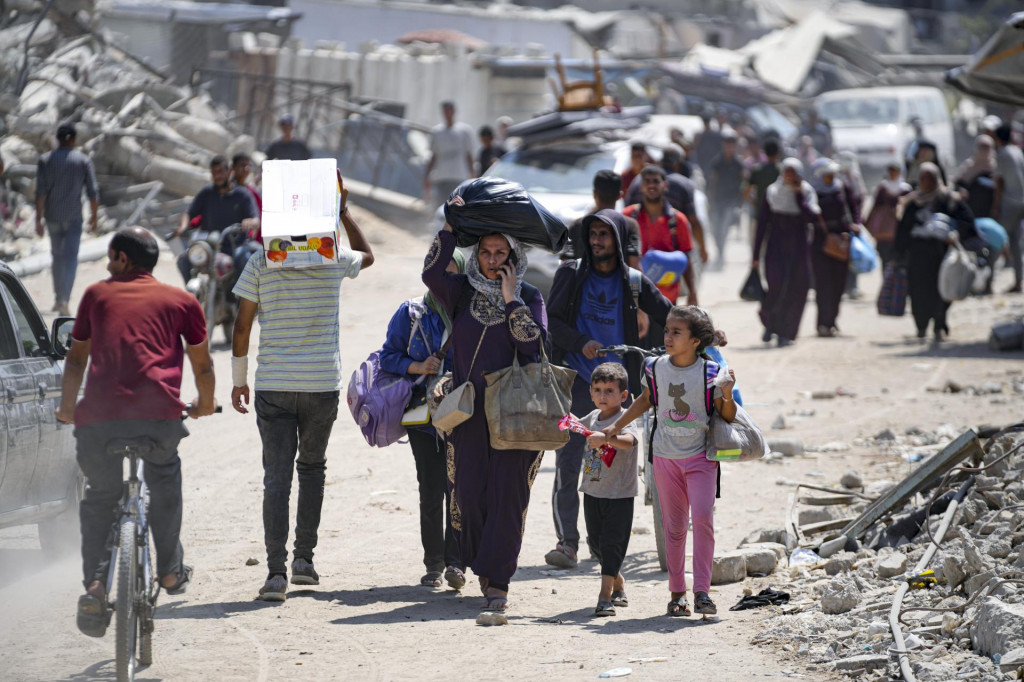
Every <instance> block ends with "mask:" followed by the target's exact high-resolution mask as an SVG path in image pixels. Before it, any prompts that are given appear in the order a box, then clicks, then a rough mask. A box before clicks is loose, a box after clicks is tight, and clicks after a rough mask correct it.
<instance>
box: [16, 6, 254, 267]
mask: <svg viewBox="0 0 1024 682" xmlns="http://www.w3.org/2000/svg"><path fill="white" fill-rule="evenodd" d="M75 2H76V0H57V1H56V2H54V3H52V4H51V5H50V6H49V7H50V9H49V12H48V13H47V14H46V16H45V17H43V16H42V14H41V13H42V12H43V11H44V10H43V9H42V5H41V4H39V5H38V6H37V4H36V3H34V2H33V1H32V0H25V1H23V2H21V3H20V5H24V11H23V12H22V15H23V16H21V17H18V18H16V19H15V20H14V22H13V23H12V24H9V25H7V26H6V27H5V28H3V29H2V30H0V84H2V90H0V92H2V93H3V94H2V95H0V114H2V115H3V140H2V142H0V157H2V159H3V162H4V166H5V175H4V181H5V186H4V191H5V197H4V198H3V202H2V206H0V209H2V214H0V218H2V226H3V229H2V230H0V257H3V258H17V257H18V256H20V255H26V253H27V252H28V251H30V250H32V248H33V244H34V245H35V246H36V248H38V243H37V242H36V240H35V239H34V237H35V234H34V228H35V207H34V195H35V191H34V178H35V173H36V164H37V162H38V160H39V156H40V155H41V154H43V153H45V152H47V151H49V150H51V149H53V148H54V147H55V146H56V140H55V137H54V134H55V132H56V129H57V126H58V125H60V124H61V123H64V122H73V123H75V125H76V128H77V132H78V139H77V144H78V148H79V149H80V150H82V151H83V152H85V153H86V154H88V155H89V156H90V157H91V158H92V160H93V163H94V165H95V167H96V173H97V177H98V179H99V184H100V192H101V196H100V203H101V205H102V206H103V208H102V210H101V215H100V225H101V227H100V229H101V231H102V230H111V229H115V228H116V227H118V226H119V225H120V224H122V223H123V222H124V221H125V220H127V219H129V218H132V219H133V220H134V221H135V222H142V223H143V224H148V225H150V226H153V225H152V220H147V217H152V216H167V217H168V219H176V217H177V215H176V214H178V213H180V211H181V210H182V207H183V205H184V202H182V201H181V199H182V198H183V197H187V196H190V195H192V194H194V193H195V192H196V191H197V190H198V189H199V188H200V187H202V186H203V185H204V184H206V183H207V182H209V171H208V164H209V161H210V159H212V158H213V156H215V155H217V154H221V155H231V154H234V153H239V152H247V153H250V154H253V153H254V152H255V141H254V140H253V139H252V138H251V137H248V136H239V135H236V134H235V133H234V132H233V131H231V130H229V129H228V128H227V127H225V125H224V124H222V123H221V121H223V120H225V119H226V118H227V114H228V112H225V111H219V110H218V109H217V108H216V107H215V105H214V104H213V103H212V102H211V100H210V98H209V96H208V95H207V94H205V93H198V94H197V93H193V92H192V91H191V90H190V89H189V88H188V87H183V86H181V85H176V84H173V83H172V82H171V81H170V79H168V78H167V77H165V76H164V74H161V73H160V72H159V71H157V70H155V69H153V68H151V67H150V66H148V65H146V64H145V63H143V62H141V61H139V60H137V59H135V58H134V57H132V56H131V55H129V54H127V53H125V52H124V51H122V50H120V49H119V48H117V47H116V46H114V45H113V44H111V43H110V41H109V40H108V39H107V38H106V37H105V36H103V35H101V34H99V33H97V32H96V31H94V30H93V29H92V28H91V27H92V26H95V25H96V21H95V20H96V16H95V15H89V14H87V10H86V9H84V8H83V7H82V5H81V3H80V4H75ZM19 21H20V22H21V23H17V22H19ZM254 160H257V159H254ZM257 161H258V160H257ZM254 166H256V167H258V163H257V164H254ZM168 202H169V203H168ZM168 213H174V214H175V215H173V216H168Z"/></svg>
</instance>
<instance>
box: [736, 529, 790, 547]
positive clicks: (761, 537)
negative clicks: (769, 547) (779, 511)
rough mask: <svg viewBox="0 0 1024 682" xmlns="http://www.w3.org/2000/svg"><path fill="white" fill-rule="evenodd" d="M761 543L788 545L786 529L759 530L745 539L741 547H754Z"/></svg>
mask: <svg viewBox="0 0 1024 682" xmlns="http://www.w3.org/2000/svg"><path fill="white" fill-rule="evenodd" d="M759 542H775V543H778V544H780V545H785V544H786V529H785V528H758V529H757V530H755V531H754V532H752V533H750V534H749V535H747V537H745V538H743V541H742V542H741V543H740V547H743V546H744V545H754V544H757V543H759Z"/></svg>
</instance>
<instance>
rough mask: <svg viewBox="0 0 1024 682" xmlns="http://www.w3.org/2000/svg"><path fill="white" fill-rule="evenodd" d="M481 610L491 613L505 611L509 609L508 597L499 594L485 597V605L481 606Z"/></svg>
mask: <svg viewBox="0 0 1024 682" xmlns="http://www.w3.org/2000/svg"><path fill="white" fill-rule="evenodd" d="M480 610H481V611H488V612H491V613H503V612H505V611H507V610H508V598H507V597H499V596H494V597H486V598H484V605H483V606H481V607H480Z"/></svg>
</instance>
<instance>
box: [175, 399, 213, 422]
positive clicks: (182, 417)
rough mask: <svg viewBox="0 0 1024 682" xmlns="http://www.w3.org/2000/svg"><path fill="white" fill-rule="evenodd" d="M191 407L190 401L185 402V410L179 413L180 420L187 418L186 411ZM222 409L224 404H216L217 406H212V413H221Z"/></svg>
mask: <svg viewBox="0 0 1024 682" xmlns="http://www.w3.org/2000/svg"><path fill="white" fill-rule="evenodd" d="M191 409H192V403H185V411H184V412H182V413H181V421H185V420H186V419H188V411H189V410H191ZM223 411H224V406H223V405H218V406H217V407H215V408H213V413H214V414H221V413H222V412H223Z"/></svg>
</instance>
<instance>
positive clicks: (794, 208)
mask: <svg viewBox="0 0 1024 682" xmlns="http://www.w3.org/2000/svg"><path fill="white" fill-rule="evenodd" d="M787 169H788V170H794V171H796V172H797V174H800V173H803V170H804V165H803V164H802V163H801V162H800V159H796V158H793V157H792V156H791V157H789V158H788V159H786V160H785V161H783V162H782V172H780V173H779V179H778V180H776V181H775V182H773V183H772V184H770V185H768V190H767V191H766V192H765V198H766V199H767V200H768V206H769V207H770V208H771V209H772V212H773V213H781V214H783V215H799V214H800V205H799V204H798V203H797V201H796V192H795V191H794V190H793V188H792V187H790V186H789V185H787V184H786V180H785V177H786V170H787ZM800 192H801V193H802V194H803V196H804V202H805V203H806V204H807V208H809V209H810V210H811V213H815V214H818V213H821V209H820V208H819V207H818V195H817V194H815V192H814V188H813V187H811V185H810V183H809V182H807V181H806V180H801V181H800Z"/></svg>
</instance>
